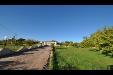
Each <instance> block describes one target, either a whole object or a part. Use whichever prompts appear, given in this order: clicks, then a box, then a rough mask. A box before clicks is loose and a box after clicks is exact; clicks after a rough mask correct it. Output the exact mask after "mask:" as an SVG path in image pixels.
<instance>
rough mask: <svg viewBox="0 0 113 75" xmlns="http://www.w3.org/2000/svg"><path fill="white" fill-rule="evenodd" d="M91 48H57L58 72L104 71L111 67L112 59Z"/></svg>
mask: <svg viewBox="0 0 113 75" xmlns="http://www.w3.org/2000/svg"><path fill="white" fill-rule="evenodd" d="M90 50H91V48H74V47H68V48H64V47H57V49H56V51H57V61H58V67H57V68H58V69H59V70H106V69H107V66H108V65H113V58H110V57H109V56H104V55H101V54H99V53H98V52H93V51H90Z"/></svg>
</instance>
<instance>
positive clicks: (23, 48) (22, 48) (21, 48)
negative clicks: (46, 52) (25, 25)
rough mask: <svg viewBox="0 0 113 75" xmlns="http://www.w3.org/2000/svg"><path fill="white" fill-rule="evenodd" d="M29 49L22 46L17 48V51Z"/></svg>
mask: <svg viewBox="0 0 113 75" xmlns="http://www.w3.org/2000/svg"><path fill="white" fill-rule="evenodd" d="M28 50H29V49H28V48H26V47H24V46H22V47H20V48H19V49H18V50H17V52H24V51H28Z"/></svg>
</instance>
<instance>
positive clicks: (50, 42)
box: [40, 41, 59, 46]
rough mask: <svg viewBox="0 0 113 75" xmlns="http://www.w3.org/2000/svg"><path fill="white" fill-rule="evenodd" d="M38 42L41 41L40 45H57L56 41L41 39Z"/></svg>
mask: <svg viewBox="0 0 113 75" xmlns="http://www.w3.org/2000/svg"><path fill="white" fill-rule="evenodd" d="M40 43H42V45H49V46H50V45H51V44H54V45H55V46H59V44H58V42H57V41H41V42H40Z"/></svg>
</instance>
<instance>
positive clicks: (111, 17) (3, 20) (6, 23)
mask: <svg viewBox="0 0 113 75" xmlns="http://www.w3.org/2000/svg"><path fill="white" fill-rule="evenodd" d="M104 26H113V5H0V39H3V38H4V36H8V37H10V36H13V35H14V34H15V35H16V37H17V38H27V39H35V40H40V41H45V40H57V41H66V40H67V41H75V42H81V41H82V40H83V37H84V36H89V35H90V34H91V33H93V32H95V31H97V30H98V29H101V28H102V27H104Z"/></svg>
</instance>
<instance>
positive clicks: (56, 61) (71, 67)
mask: <svg viewBox="0 0 113 75" xmlns="http://www.w3.org/2000/svg"><path fill="white" fill-rule="evenodd" d="M57 57H58V55H57V52H55V53H54V56H53V70H79V69H78V68H77V67H75V66H72V64H69V63H66V62H65V63H66V65H64V66H59V65H58V59H57Z"/></svg>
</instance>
